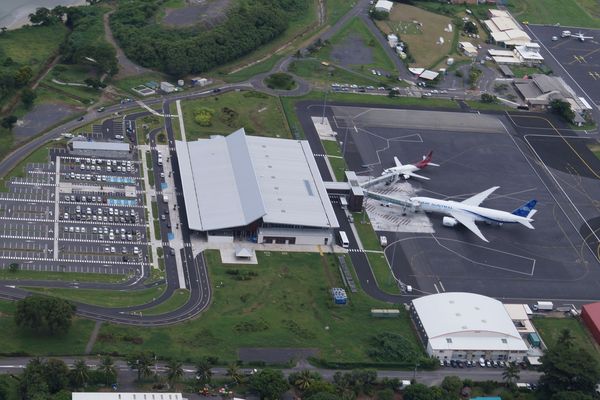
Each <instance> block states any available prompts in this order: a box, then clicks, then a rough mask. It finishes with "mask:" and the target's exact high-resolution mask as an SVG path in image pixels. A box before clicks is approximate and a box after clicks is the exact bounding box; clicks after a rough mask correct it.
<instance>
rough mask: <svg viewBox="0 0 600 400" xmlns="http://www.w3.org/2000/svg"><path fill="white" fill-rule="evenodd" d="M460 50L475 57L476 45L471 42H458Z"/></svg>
mask: <svg viewBox="0 0 600 400" xmlns="http://www.w3.org/2000/svg"><path fill="white" fill-rule="evenodd" d="M458 47H459V49H460V51H462V52H463V53H464V55H465V56H467V57H477V47H475V45H474V44H473V43H471V42H458Z"/></svg>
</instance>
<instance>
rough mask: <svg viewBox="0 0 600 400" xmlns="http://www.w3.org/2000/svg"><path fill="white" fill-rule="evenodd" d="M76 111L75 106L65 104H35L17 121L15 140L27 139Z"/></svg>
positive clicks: (14, 131)
mask: <svg viewBox="0 0 600 400" xmlns="http://www.w3.org/2000/svg"><path fill="white" fill-rule="evenodd" d="M77 112H78V108H77V107H75V106H70V105H66V104H40V105H37V106H35V107H34V108H33V110H31V111H30V112H28V113H27V114H25V116H24V117H23V118H22V119H21V120H20V121H19V125H18V126H15V128H14V129H13V134H14V135H15V137H16V139H17V140H23V139H27V138H29V137H31V136H35V135H37V134H38V133H40V132H42V131H44V130H45V129H48V127H50V126H52V125H54V124H56V123H57V122H60V121H61V120H63V119H65V118H66V117H68V116H69V115H73V114H75V113H77Z"/></svg>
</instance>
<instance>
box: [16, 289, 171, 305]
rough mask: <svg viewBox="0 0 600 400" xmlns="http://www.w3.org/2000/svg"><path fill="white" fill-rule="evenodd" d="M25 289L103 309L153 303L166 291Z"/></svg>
mask: <svg viewBox="0 0 600 400" xmlns="http://www.w3.org/2000/svg"><path fill="white" fill-rule="evenodd" d="M25 289H27V290H29V291H32V292H36V293H41V294H45V295H48V296H55V297H61V298H63V299H67V300H72V301H77V302H80V303H86V304H91V305H97V306H103V307H131V306H137V305H141V304H146V303H149V302H151V301H152V300H153V299H155V298H157V297H159V296H160V295H161V294H162V292H163V291H164V290H165V287H164V285H161V286H157V287H155V288H151V289H140V290H96V289H63V288H29V287H26V288H25Z"/></svg>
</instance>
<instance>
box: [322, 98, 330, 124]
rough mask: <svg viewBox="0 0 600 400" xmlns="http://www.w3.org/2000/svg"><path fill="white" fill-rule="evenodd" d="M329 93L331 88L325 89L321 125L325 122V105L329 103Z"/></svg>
mask: <svg viewBox="0 0 600 400" xmlns="http://www.w3.org/2000/svg"><path fill="white" fill-rule="evenodd" d="M327 93H329V90H326V91H325V95H324V97H323V116H322V117H321V125H323V123H324V122H325V106H326V104H327Z"/></svg>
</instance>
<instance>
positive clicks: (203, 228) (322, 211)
mask: <svg viewBox="0 0 600 400" xmlns="http://www.w3.org/2000/svg"><path fill="white" fill-rule="evenodd" d="M176 149H177V155H178V162H179V169H180V171H181V180H182V185H183V195H184V198H185V207H186V211H187V219H188V225H189V227H190V229H192V230H196V231H200V232H206V233H207V235H208V240H209V241H211V240H212V241H233V239H234V238H245V239H251V240H253V241H256V242H258V243H280V244H308V245H319V244H321V245H328V244H333V240H334V229H335V228H338V227H339V224H338V221H337V218H336V216H335V213H334V211H333V207H332V205H331V202H330V200H329V197H328V194H327V191H326V189H325V186H324V184H323V181H322V179H321V175H320V174H319V170H318V167H317V164H316V162H315V159H314V157H313V153H312V150H311V148H310V145H309V143H308V142H307V141H305V140H288V139H275V138H266V137H258V136H246V134H245V132H244V129H243V128H242V129H240V130H238V131H236V132H234V133H232V134H230V135H229V136H227V137H224V136H215V137H213V138H211V139H200V140H197V141H195V142H181V141H177V142H176Z"/></svg>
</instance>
